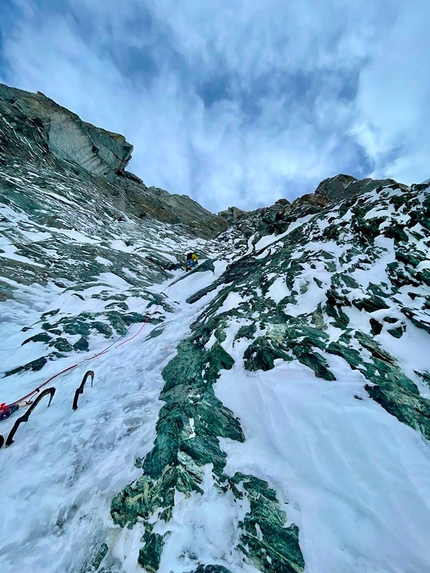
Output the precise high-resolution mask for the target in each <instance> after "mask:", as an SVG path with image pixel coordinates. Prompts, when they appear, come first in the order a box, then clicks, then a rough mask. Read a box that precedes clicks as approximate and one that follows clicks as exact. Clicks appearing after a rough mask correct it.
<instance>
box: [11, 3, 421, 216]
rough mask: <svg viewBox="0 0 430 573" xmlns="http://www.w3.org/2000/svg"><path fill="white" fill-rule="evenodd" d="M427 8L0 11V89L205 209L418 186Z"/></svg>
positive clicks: (66, 7)
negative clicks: (123, 153) (368, 183)
mask: <svg viewBox="0 0 430 573" xmlns="http://www.w3.org/2000/svg"><path fill="white" fill-rule="evenodd" d="M429 30H430V1H429V0H265V1H264V2H263V1H261V0H62V1H58V0H0V82H3V83H6V84H8V85H11V86H14V87H18V88H22V89H25V90H29V91H42V92H43V93H45V94H46V95H48V96H49V97H51V98H52V99H54V100H55V101H57V102H58V103H60V104H61V105H63V106H65V107H67V108H69V109H71V110H72V111H74V112H76V113H78V114H79V115H80V116H81V117H82V118H83V119H84V120H86V121H89V122H91V123H94V124H96V125H98V126H101V127H104V128H105V129H108V130H111V131H117V132H119V133H122V134H124V135H125V136H126V137H127V139H128V141H130V143H132V144H133V145H134V146H135V149H134V154H133V159H132V162H131V163H130V165H129V169H130V171H133V172H134V173H136V174H137V175H139V176H140V177H142V179H143V180H144V181H145V183H146V184H147V185H155V186H158V187H163V188H165V189H167V190H168V191H170V192H172V193H180V194H187V195H189V196H191V197H192V198H194V199H196V200H197V201H198V202H199V203H201V204H202V205H204V206H205V207H206V208H208V209H210V210H211V211H214V212H217V211H219V210H221V209H225V208H227V207H228V206H230V205H236V206H238V207H240V208H242V209H253V208H256V207H259V206H263V205H269V204H271V203H273V202H274V201H275V200H276V199H278V198H280V197H287V198H289V199H292V198H295V197H297V196H299V195H301V194H303V193H305V192H312V191H313V190H314V189H315V187H316V185H317V184H318V183H319V181H321V180H322V179H324V178H326V177H330V176H332V175H335V174H337V173H340V172H341V173H349V174H351V175H354V176H356V177H359V178H363V177H368V176H373V177H392V178H395V179H397V180H399V181H403V182H405V183H412V182H420V181H422V180H424V179H427V178H428V177H430V33H429Z"/></svg>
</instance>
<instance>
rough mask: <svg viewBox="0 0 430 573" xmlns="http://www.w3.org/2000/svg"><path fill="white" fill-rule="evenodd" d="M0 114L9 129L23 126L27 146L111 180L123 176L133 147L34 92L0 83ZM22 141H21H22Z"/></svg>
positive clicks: (122, 138)
mask: <svg viewBox="0 0 430 573" xmlns="http://www.w3.org/2000/svg"><path fill="white" fill-rule="evenodd" d="M0 106H1V107H0V112H1V115H2V116H3V117H4V118H10V126H11V127H13V128H14V129H16V128H18V129H20V122H23V121H24V122H25V123H26V124H27V130H26V131H27V133H28V134H29V136H30V137H29V139H28V140H27V141H26V143H27V147H28V148H29V151H30V148H31V145H32V144H33V143H34V144H35V145H36V146H38V147H41V148H42V149H43V151H44V152H45V153H46V151H48V150H49V151H50V152H52V153H53V154H54V155H55V156H56V157H57V158H59V159H62V160H65V161H69V162H71V163H75V164H77V165H79V166H80V167H82V168H83V169H85V170H86V171H89V172H90V173H93V174H94V175H102V176H104V177H106V178H108V179H111V180H112V179H113V178H114V176H115V174H123V173H124V169H125V167H126V165H127V163H128V162H129V161H130V159H131V153H132V151H133V146H132V145H130V144H129V143H128V142H127V141H126V140H125V138H124V137H123V136H122V135H119V134H117V133H111V132H108V131H106V130H104V129H101V128H98V127H94V125H91V124H89V123H85V122H83V121H82V120H81V119H80V118H79V117H78V116H77V115H76V114H74V113H72V112H70V111H69V110H67V109H65V108H63V107H61V106H59V105H58V104H56V103H55V102H54V101H53V100H51V99H49V98H48V97H46V96H45V95H44V94H42V93H40V92H38V93H37V94H32V93H29V92H25V91H23V90H18V89H14V88H9V87H7V86H5V85H3V84H0ZM24 141H25V140H24Z"/></svg>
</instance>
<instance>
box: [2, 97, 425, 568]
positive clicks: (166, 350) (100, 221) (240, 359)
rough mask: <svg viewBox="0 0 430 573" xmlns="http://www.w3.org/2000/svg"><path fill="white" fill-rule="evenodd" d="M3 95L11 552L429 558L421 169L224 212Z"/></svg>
mask: <svg viewBox="0 0 430 573" xmlns="http://www.w3.org/2000/svg"><path fill="white" fill-rule="evenodd" d="M0 93H1V98H0V105H1V112H2V115H1V117H0V138H1V139H0V145H1V147H2V149H1V158H0V232H1V235H0V260H1V262H2V264H1V268H0V287H1V291H0V292H1V297H0V375H1V376H2V378H1V380H0V382H1V384H0V392H1V396H0V397H1V400H0V401H5V402H7V403H8V404H11V403H14V401H15V400H17V399H18V398H19V397H21V396H26V395H27V394H28V392H29V391H30V390H32V389H34V388H36V390H35V395H37V392H38V390H37V389H38V388H39V387H42V386H41V385H42V384H44V383H46V382H47V381H50V383H49V385H54V386H55V388H56V394H55V397H54V400H53V403H52V405H51V406H50V408H48V409H45V410H43V406H40V407H39V406H38V409H37V410H36V411H35V413H34V414H32V417H31V419H30V420H29V423H28V424H26V425H25V426H26V428H25V429H24V428H20V429H19V433H18V434H17V435H16V437H15V443H13V444H12V445H11V446H10V447H8V448H7V449H6V448H3V449H2V450H1V452H0V453H1V455H2V456H3V461H4V463H3V464H2V467H1V470H0V484H1V489H2V494H3V510H4V512H3V519H2V520H1V521H0V548H1V550H0V565H1V566H2V570H5V571H15V570H16V571H25V570H26V568H27V569H28V570H30V569H31V570H32V571H33V570H34V571H37V570H40V571H43V570H45V571H46V570H49V571H53V572H57V571H58V572H64V571H67V572H75V571H81V572H84V571H85V572H90V571H93V572H94V571H98V572H99V573H102V572H105V573H108V572H110V573H114V572H118V573H119V572H129V571H136V570H145V571H148V572H152V573H157V572H160V573H165V572H166V573H170V572H172V573H238V572H243V573H258V572H264V573H300V572H304V571H309V572H311V571H312V572H315V573H327V572H328V571H348V572H349V573H362V572H363V571H381V572H382V571H384V572H385V571H386V572H387V573H388V572H394V571H396V572H399V573H400V572H401V573H403V572H404V571H413V572H414V573H426V572H427V571H428V570H429V567H430V552H429V548H428V547H429V546H428V536H429V535H430V510H429V500H430V486H429V482H428V480H427V479H426V478H425V476H427V475H428V472H429V471H430V464H429V459H430V456H429V453H430V449H429V440H430V423H429V420H430V400H429V398H430V361H429V357H428V348H429V340H430V338H429V335H430V295H429V292H430V289H429V287H430V240H429V231H430V194H429V189H430V185H428V184H421V185H414V186H412V187H410V188H409V187H406V186H404V185H402V184H399V183H397V182H395V181H393V180H390V179H389V180H381V181H374V180H369V179H365V180H362V181H359V180H356V179H355V178H353V177H350V176H347V175H338V176H336V177H333V178H330V179H326V180H325V181H323V182H322V183H321V184H320V185H319V186H318V188H317V189H316V191H315V193H312V194H308V195H305V196H304V197H301V198H299V199H296V200H295V201H293V202H292V203H290V202H289V201H287V200H286V199H280V200H279V201H277V202H276V203H275V204H274V205H272V206H270V207H267V208H264V209H258V210H256V211H253V212H244V211H241V210H239V209H237V208H230V209H228V210H227V211H226V212H223V213H221V214H220V215H221V217H215V216H213V215H211V214H210V213H207V212H206V211H205V210H204V209H202V208H201V207H200V206H198V205H197V204H195V203H194V202H192V201H191V200H190V199H188V198H184V197H178V196H174V195H170V194H168V193H167V192H166V191H162V190H158V189H155V188H148V187H146V186H145V185H144V184H143V183H139V182H138V181H136V180H134V179H130V177H128V176H127V175H126V172H125V171H124V168H125V165H126V162H127V160H128V158H129V154H130V152H131V146H129V145H128V144H127V143H126V142H125V140H124V139H123V138H121V136H115V135H112V134H109V133H108V132H105V131H103V130H98V129H97V128H95V127H93V126H88V125H87V124H84V123H83V122H81V120H80V119H79V118H78V117H77V116H74V114H71V113H70V112H68V111H67V110H62V108H59V106H57V105H56V104H54V103H53V102H51V101H50V100H48V99H47V98H45V96H42V95H33V94H26V93H25V92H20V91H18V90H11V89H10V88H5V87H3V88H2V91H1V92H0ZM62 122H63V124H64V126H65V131H64V133H68V134H69V135H68V137H67V138H66V137H60V136H58V130H59V129H60V127H59V126H60V125H61V123H62ZM55 125H56V127H55ZM53 126H54V127H53ZM66 128H67V129H66ZM56 130H57V134H56ZM63 135H64V134H63ZM69 139H70V140H69ZM93 145H94V146H95V147H96V148H97V149H93V147H92V146H93ZM102 148H103V151H100V150H101V149H102ZM72 149H73V150H74V151H73V154H74V156H73V158H72V155H71V153H72V152H71V150H72ZM223 218H224V219H227V220H228V223H226V221H225V220H224V219H223ZM215 235H216V237H215ZM186 250H195V251H196V252H197V254H198V255H199V256H200V260H201V264H200V265H199V266H198V267H197V269H196V270H195V271H193V272H192V273H185V272H184V271H183V263H184V259H183V254H184V252H185V251H186ZM88 368H91V369H93V371H94V372H95V383H94V387H89V384H88V383H87V386H86V387H85V388H84V394H83V396H82V397H81V398H80V403H79V408H78V409H77V410H76V411H72V408H71V403H72V398H73V395H74V393H75V391H76V388H77V387H79V384H80V382H81V379H82V376H83V374H84V373H85V371H86V370H88ZM63 370H64V371H65V372H64V373H63V374H62V375H61V376H59V377H56V375H57V374H58V373H59V372H61V371H63ZM33 399H34V396H33ZM20 404H21V406H22V407H23V409H25V408H28V404H26V403H25V400H24V402H22V403H20ZM17 416H18V414H17V413H14V414H13V416H11V418H8V419H7V420H6V421H2V422H1V424H3V426H2V427H1V429H0V432H1V433H2V434H3V435H4V436H6V435H7V434H8V432H9V431H10V429H11V428H12V426H13V423H14V422H15V420H16V419H17ZM27 427H28V429H27ZM17 547H19V551H17V550H16V548H17Z"/></svg>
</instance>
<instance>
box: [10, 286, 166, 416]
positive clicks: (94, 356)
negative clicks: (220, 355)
mask: <svg viewBox="0 0 430 573" xmlns="http://www.w3.org/2000/svg"><path fill="white" fill-rule="evenodd" d="M171 286H172V284H170V285H169V287H168V289H167V291H166V294H165V297H164V298H166V297H167V293H168V292H169V290H170V287H171ZM161 300H163V299H161ZM161 300H160V302H159V303H158V304H157V306H156V307H155V309H154V310H153V311H152V312H151V313H150V314H148V316H147V317H146V319H145V321H144V322H143V323H142V325H141V327H140V328H139V330H138V331H137V332H136V333H135V334H133V336H130V338H127V339H126V340H123V341H122V342H121V343H120V344H118V345H117V346H116V348H119V347H120V346H122V345H123V344H125V343H126V342H130V340H133V339H134V338H136V336H138V335H139V334H140V333H141V332H142V330H143V328H144V327H145V326H146V325H147V324H148V322H149V320H150V318H151V317H152V316H153V315H154V314H155V313H156V312H157V310H158V308H159V307H160V305H161ZM120 338H121V337H120ZM120 338H117V339H116V340H114V342H111V344H109V346H107V347H106V348H104V349H103V350H101V351H100V352H97V353H96V354H93V356H90V357H88V358H84V359H83V360H81V361H80V362H76V364H72V366H68V367H67V368H64V369H63V370H61V371H60V372H57V373H56V374H54V375H53V376H51V377H50V378H48V380H45V382H43V383H42V384H40V385H39V386H38V387H37V388H35V389H34V390H32V391H31V392H29V393H28V394H26V395H25V396H23V397H22V398H20V399H19V400H15V401H14V402H11V403H10V404H6V405H5V408H6V409H8V408H10V407H12V406H19V405H20V404H23V405H24V406H29V405H30V403H29V402H28V400H29V399H30V398H31V397H32V396H34V395H35V394H37V393H38V392H40V389H41V388H43V387H44V386H46V385H47V384H49V383H50V382H52V380H55V378H58V377H59V376H61V375H62V374H65V373H66V372H69V371H70V370H73V369H74V368H77V367H78V366H80V365H81V364H84V363H85V362H89V361H90V360H94V358H98V357H99V356H102V355H103V354H106V353H107V352H109V350H110V349H111V348H112V346H114V345H115V344H116V343H117V342H118V341H119V340H120Z"/></svg>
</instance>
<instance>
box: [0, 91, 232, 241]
mask: <svg viewBox="0 0 430 573" xmlns="http://www.w3.org/2000/svg"><path fill="white" fill-rule="evenodd" d="M132 150H133V146H132V145H131V144H129V143H128V142H127V141H126V140H125V138H124V137H123V136H122V135H119V134H116V133H111V132H108V131H106V130H104V129H101V128H98V127H95V126H94V125H91V124H89V123H86V122H84V121H82V120H81V119H80V118H79V117H78V116H77V115H76V114H74V113H72V112H70V111H68V110H67V109H65V108H63V107H61V106H59V105H58V104H56V103H55V102H54V101H52V100H51V99H49V98H48V97H46V96H45V95H43V94H41V93H37V94H32V93H29V92H25V91H22V90H18V89H14V88H10V87H8V86H5V85H3V84H0V165H1V167H2V169H1V174H0V175H1V176H2V178H8V180H7V183H5V184H4V185H6V186H8V187H10V186H11V185H13V183H11V181H13V178H14V177H17V176H19V175H22V176H24V177H26V176H27V175H29V176H30V177H32V176H33V173H34V171H35V169H36V170H38V171H40V170H41V172H42V173H43V177H44V182H43V185H44V186H45V187H46V188H51V189H56V192H57V194H59V195H62V194H64V195H65V198H66V199H67V197H68V196H69V199H70V188H71V182H72V181H73V184H74V185H76V184H78V185H84V187H85V189H84V188H81V190H80V191H79V192H78V193H75V195H74V197H73V201H78V202H79V203H80V204H81V205H82V206H84V207H85V205H87V204H88V202H89V200H90V199H89V197H92V198H93V202H98V203H99V204H100V207H101V208H103V207H102V203H106V208H107V210H109V209H110V208H114V209H117V210H120V211H121V215H118V216H120V217H121V216H122V217H124V216H125V215H126V216H129V217H132V218H133V219H136V218H137V219H142V218H143V217H147V216H149V217H150V218H152V219H155V220H158V221H162V222H167V223H179V224H184V225H186V226H187V227H188V228H189V229H190V230H191V232H192V233H193V234H195V235H196V236H201V237H205V238H209V237H213V236H215V235H217V234H218V233H219V232H221V231H223V230H225V229H226V228H227V225H226V224H225V222H224V221H223V220H222V219H220V218H217V217H215V216H214V215H212V214H211V213H209V212H208V211H207V210H206V209H204V208H203V207H201V206H200V205H198V204H197V203H196V202H195V201H193V200H192V199H190V198H189V197H187V196H179V195H171V194H170V193H168V192H167V191H164V190H162V189H158V188H155V187H147V186H146V185H145V184H144V183H143V182H142V181H141V180H140V179H139V178H138V177H136V176H135V175H133V174H131V173H128V172H127V171H125V167H126V165H127V163H128V162H129V160H130V158H131V153H132ZM38 176H40V173H39V175H38ZM90 190H91V191H90Z"/></svg>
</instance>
